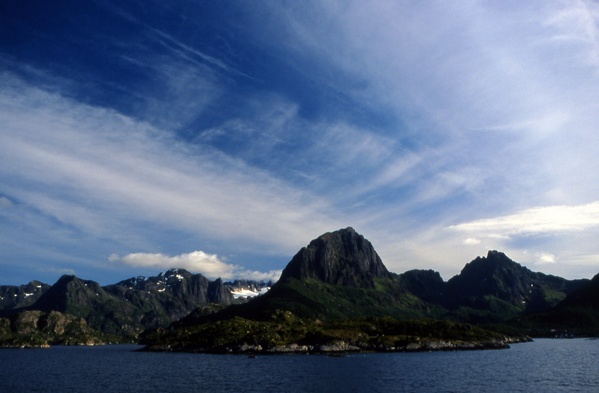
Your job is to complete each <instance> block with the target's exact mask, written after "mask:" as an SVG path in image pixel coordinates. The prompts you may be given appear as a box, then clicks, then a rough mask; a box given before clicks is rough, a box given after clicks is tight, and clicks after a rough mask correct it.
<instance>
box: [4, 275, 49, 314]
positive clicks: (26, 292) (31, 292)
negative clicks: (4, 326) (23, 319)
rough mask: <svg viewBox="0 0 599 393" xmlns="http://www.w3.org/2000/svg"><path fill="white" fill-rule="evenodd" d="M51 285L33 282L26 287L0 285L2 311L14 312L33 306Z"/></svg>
mask: <svg viewBox="0 0 599 393" xmlns="http://www.w3.org/2000/svg"><path fill="white" fill-rule="evenodd" d="M49 288H50V285H48V284H44V283H41V282H39V281H31V282H30V283H29V284H26V285H19V286H16V285H0V310H12V309H18V308H24V307H28V306H31V305H32V304H33V303H35V302H36V301H37V299H39V297H40V296H42V295H43V294H44V293H45V292H46V291H47V290H48V289H49Z"/></svg>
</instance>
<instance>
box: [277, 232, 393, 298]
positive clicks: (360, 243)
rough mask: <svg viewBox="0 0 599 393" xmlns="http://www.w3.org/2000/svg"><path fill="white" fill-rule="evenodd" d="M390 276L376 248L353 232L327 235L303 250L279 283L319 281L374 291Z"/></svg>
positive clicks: (296, 256) (287, 268) (284, 272)
mask: <svg viewBox="0 0 599 393" xmlns="http://www.w3.org/2000/svg"><path fill="white" fill-rule="evenodd" d="M387 276H389V271H388V270H387V268H386V267H385V265H383V262H382V261H381V258H380V257H379V256H378V254H377V253H376V251H375V250H374V247H373V246H372V244H371V243H370V242H369V241H368V240H366V239H365V238H364V237H363V236H362V235H359V234H358V233H356V231H355V230H354V229H353V228H351V227H350V228H346V229H341V230H338V231H335V232H330V233H325V234H324V235H322V236H320V237H318V238H317V239H314V240H312V241H311V242H310V244H309V245H308V246H307V247H304V248H302V249H301V250H300V251H299V252H298V253H297V254H296V255H295V256H294V257H293V258H292V259H291V262H289V264H288V265H287V267H285V269H284V270H283V273H282V275H281V278H280V280H279V282H281V283H284V282H286V281H288V280H290V279H297V280H319V281H322V282H324V283H326V284H332V285H341V286H346V287H355V288H374V286H375V279H376V278H380V277H387Z"/></svg>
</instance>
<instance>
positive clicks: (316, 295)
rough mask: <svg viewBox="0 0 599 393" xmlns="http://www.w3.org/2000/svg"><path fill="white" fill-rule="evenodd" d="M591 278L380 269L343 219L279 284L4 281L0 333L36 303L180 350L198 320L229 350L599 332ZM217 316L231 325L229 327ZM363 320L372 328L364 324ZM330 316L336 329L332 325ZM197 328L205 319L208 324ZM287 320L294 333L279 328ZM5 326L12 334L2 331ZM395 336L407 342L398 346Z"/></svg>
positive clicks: (493, 264) (515, 268)
mask: <svg viewBox="0 0 599 393" xmlns="http://www.w3.org/2000/svg"><path fill="white" fill-rule="evenodd" d="M598 277H599V275H598V276H596V277H595V278H593V279H592V280H567V279H564V278H561V277H556V276H551V275H545V274H543V273H537V272H532V271H530V270H529V269H527V268H526V267H523V266H522V265H520V264H518V263H516V262H514V261H512V260H511V259H510V258H508V257H507V256H506V255H505V254H503V253H501V252H499V251H489V252H488V254H487V255H486V257H478V258H476V259H474V260H473V261H471V262H469V263H467V264H466V265H465V266H464V268H463V269H462V271H461V272H460V273H459V274H458V275H456V276H455V277H453V278H451V279H449V280H448V281H447V282H445V281H443V279H442V278H441V276H440V274H439V273H438V272H435V271H432V270H410V271H407V272H405V273H402V274H396V273H392V272H389V271H388V270H387V268H386V267H385V265H384V264H383V262H382V260H381V258H380V257H379V256H378V254H377V253H376V251H375V250H374V247H373V246H372V244H371V243H370V242H369V241H368V240H367V239H365V238H364V237H363V236H362V235H360V234H358V233H357V232H356V231H355V230H354V229H353V228H345V229H341V230H338V231H335V232H329V233H325V234H323V235H321V236H319V237H318V238H316V239H314V240H313V241H311V242H310V243H309V244H308V245H307V246H306V247H304V248H302V249H301V250H299V251H298V253H297V254H296V255H295V256H294V257H293V258H292V259H291V261H290V262H289V264H288V265H287V266H286V267H285V269H284V270H283V272H282V275H281V278H280V279H279V281H278V282H277V283H276V284H274V285H273V284H272V283H258V282H253V281H243V280H241V281H236V282H229V283H225V282H223V281H222V280H220V279H218V280H215V281H210V280H208V279H207V278H205V277H204V276H202V275H200V274H191V273H189V272H188V271H185V270H183V269H171V270H169V271H167V272H165V273H161V274H159V275H157V276H154V277H148V278H146V277H135V278H130V279H127V280H124V281H120V282H118V283H116V284H112V285H107V286H100V285H99V284H98V283H95V282H93V281H89V280H82V279H79V278H77V277H75V276H63V277H61V278H60V279H59V280H58V281H57V282H56V283H55V284H54V285H48V284H44V283H40V282H37V281H32V282H31V283H29V284H27V285H22V286H0V317H3V318H0V343H2V342H8V343H9V344H10V343H13V344H14V343H16V342H18V337H19V329H18V326H20V325H19V324H18V323H17V322H16V321H17V320H18V319H19V318H21V319H23V313H27V312H28V313H31V312H33V311H35V312H39V313H42V314H39V315H38V314H36V317H37V318H38V322H37V323H38V325H39V327H40V329H39V330H40V331H41V330H43V329H42V327H44V326H46V328H47V325H48V324H47V323H45V322H39V321H42V320H48V316H49V315H50V313H54V314H52V315H53V316H54V318H55V319H56V316H57V315H59V314H61V315H65V316H68V317H69V318H70V317H74V318H80V319H78V320H77V321H83V322H85V324H86V328H85V329H87V330H86V331H87V333H86V334H87V335H85V334H84V335H82V336H81V337H82V339H81V340H82V341H83V342H84V343H85V342H86V339H85V338H86V337H87V341H89V342H92V343H93V342H99V341H101V340H108V341H110V340H112V341H117V340H119V339H120V340H131V341H135V340H138V339H139V337H140V334H141V337H142V340H143V341H144V342H145V343H147V344H148V345H149V346H150V347H152V346H153V347H154V348H166V347H169V348H175V347H177V346H178V348H179V349H183V350H186V349H189V348H192V347H193V348H195V349H196V350H198V348H200V347H201V348H206V345H207V344H206V342H204V343H203V344H201V345H200V343H199V342H195V343H194V340H193V339H191V338H190V336H185V337H182V336H181V334H182V333H181V332H183V331H185V332H193V331H194V329H195V330H196V331H197V333H198V334H199V332H200V331H202V336H203V337H204V338H203V340H208V339H209V340H212V342H213V344H214V343H216V342H222V343H223V344H222V345H217V346H214V345H213V346H212V347H210V348H212V349H214V348H216V347H218V348H220V349H219V350H222V349H223V348H231V347H230V346H229V347H227V345H228V344H227V345H226V344H224V343H225V342H227V340H229V341H230V342H233V341H235V340H237V341H235V342H236V344H235V345H237V347H236V348H238V347H240V346H243V345H246V346H248V345H249V347H247V348H252V345H253V346H254V347H253V348H257V346H260V347H261V348H277V347H278V348H279V349H280V348H287V349H289V348H294V347H293V346H292V345H299V344H298V342H301V343H304V344H305V345H308V346H309V345H312V344H313V343H314V342H317V343H319V345H320V346H322V345H333V344H331V343H339V342H344V343H345V344H344V345H350V346H353V347H356V348H358V347H360V346H359V345H358V344H360V345H362V348H363V349H364V348H371V347H372V346H373V345H375V344H376V345H379V346H382V347H384V348H404V349H405V348H407V346H408V345H412V347H413V348H422V345H425V346H426V345H431V344H430V343H431V340H425V341H426V343H425V344H423V343H422V342H421V343H420V344H418V345H420V347H418V345H416V344H414V342H408V341H409V340H408V341H406V340H407V338H406V337H412V336H410V334H408V333H409V332H412V333H414V331H416V332H418V334H419V335H420V336H427V337H429V336H430V337H429V338H431V339H432V338H435V337H434V334H432V331H433V330H436V331H437V332H440V331H446V332H447V335H446V337H445V338H447V337H453V338H452V340H454V341H455V340H456V337H458V338H459V337H462V338H463V337H466V336H468V335H471V334H472V332H473V330H472V326H473V325H477V326H478V327H477V328H476V329H479V328H485V329H487V330H484V331H477V333H476V335H475V336H476V340H474V341H476V342H477V343H479V344H480V342H482V341H481V340H480V338H481V337H487V338H489V337H491V338H492V340H491V341H493V342H498V341H497V339H496V336H494V333H493V334H492V333H490V330H488V329H491V330H498V329H499V330H500V331H502V332H504V336H505V332H517V334H516V336H517V335H518V334H520V335H521V334H528V333H533V334H535V335H553V334H562V333H563V332H567V331H569V332H576V333H577V334H585V335H596V334H597V333H598V332H599V329H598V326H599V318H598V315H599V306H598V304H597V296H596V295H597V294H598V291H599V289H598V288H599V278H598ZM271 286H272V288H271V289H270V290H268V288H270V287H271ZM258 294H261V295H260V296H255V298H253V299H252V300H250V301H247V299H243V296H244V295H252V297H254V296H253V295H258ZM29 316H30V317H31V315H29ZM44 318H45V319H44ZM65 318H67V317H65ZM30 319H31V318H30ZM366 320H368V321H370V322H368V323H366V322H364V321H366ZM231 321H236V322H235V323H237V324H239V323H240V324H241V325H243V324H248V326H249V325H252V326H254V328H256V329H258V330H259V331H261V332H262V333H261V334H263V335H265V336H264V337H262V339H260V338H259V337H257V336H255V337H250V338H248V337H245V336H244V337H243V338H239V337H236V336H235V337H236V338H235V339H233V341H231V339H232V338H231V337H225V336H223V334H225V332H229V333H230V332H231V331H236V329H237V328H238V327H239V326H236V325H235V323H233V322H231ZM342 321H343V322H342ZM406 321H411V322H410V323H407V322H406ZM433 321H434V322H433ZM223 323H226V324H229V325H230V326H229V325H228V328H226V329H225V328H224V327H223V326H222V324H223ZM264 323H266V325H264ZM364 323H366V325H368V326H370V327H368V328H366V327H364V325H363V324H364ZM215 324H216V325H215ZM219 324H220V325H219ZM231 324H233V325H231ZM273 324H274V325H273ZM302 324H303V325H302ZM331 324H333V325H335V329H333V328H330V326H333V325H331ZM339 324H341V325H339ZM439 324H441V325H439ZM169 325H170V328H169V329H168V331H169V332H171V333H168V334H167V333H165V332H166V331H167V330H165V329H164V328H165V327H167V326H169ZM284 325H288V326H287V327H285V328H283V326H284ZM400 325H401V326H400ZM81 326H83V325H81ZM215 326H220V328H215ZM273 326H274V327H273ZM301 326H303V327H301ZM373 326H379V327H373ZM380 326H386V328H384V329H383V328H380ZM433 326H435V327H434V329H432V327H433ZM246 327H247V326H246ZM308 327H310V328H308ZM2 329H4V330H2ZM198 329H199V330H198ZM203 329H212V330H211V331H212V333H211V334H207V333H206V332H205V331H203ZM248 329H249V328H248ZM286 329H287V330H289V329H291V330H292V331H294V332H295V333H293V334H291V333H289V334H283V333H282V332H284V331H287V330H286ZM294 329H295V330H294ZM323 329H324V330H323ZM363 329H366V330H368V329H371V330H372V329H374V330H372V331H379V333H380V334H379V336H380V337H383V336H384V333H382V332H387V333H389V331H387V330H388V329H391V330H393V329H395V330H397V331H402V332H403V333H402V334H400V335H398V334H394V335H393V334H392V335H389V334H387V336H388V337H389V336H391V337H399V336H401V337H403V338H401V339H398V340H399V341H397V342H389V341H388V340H387V341H386V342H385V343H382V342H380V340H381V338H380V337H379V338H378V340H379V341H376V340H374V339H372V340H374V341H372V340H371V341H368V342H366V341H364V340H362V339H357V338H355V337H371V335H370V333H368V332H364V331H363ZM377 329H378V330H377ZM381 329H382V330H381ZM386 329H387V330H386ZM59 330H60V329H59ZM63 330H64V329H63ZM246 330H247V329H246ZM249 330H251V329H249ZM144 331H145V333H144V334H142V332H144ZM299 331H302V332H303V333H302V334H303V335H302V334H300V333H298V332H299ZM323 331H327V332H329V333H327V334H324V333H323ZM331 331H337V332H340V331H345V332H346V333H347V334H348V335H349V336H352V337H354V336H355V337H354V339H352V340H349V341H348V340H341V339H339V337H336V335H335V334H333V333H330V332H331ZM173 332H174V333H173ZM452 332H453V333H452ZM454 333H455V334H454ZM190 334H191V333H190ZM414 334H416V333H414ZM431 334H432V336H431ZM438 334H439V333H437V335H438ZM102 335H104V336H102ZM191 335H192V336H193V334H191ZM281 335H282V336H281ZM310 335H311V336H310ZM452 335H453V336H452ZM8 336H10V340H6V339H3V338H6V337H8ZM258 336H259V335H258ZM267 336H268V337H270V338H268V337H267ZM308 336H310V337H308ZM441 336H442V335H441ZM454 336H455V337H454ZM102 337H103V338H102ZM106 337H109V338H106ZM265 337H266V338H265ZM277 337H278V338H277ZM414 337H416V336H414ZM418 337H419V336H418ZM267 338H268V339H267ZM436 338H439V337H436ZM441 338H442V337H441ZM11 340H12V341H11ZM219 340H220V341H219ZM269 340H270V341H269ZM360 340H362V341H360ZM402 340H404V341H402ZM38 341H39V340H38ZM42 341H43V340H42ZM67 341H68V340H67ZM67 341H65V338H64V337H59V336H56V334H55V335H53V336H52V335H50V336H49V343H61V342H67ZM200 341H201V340H200ZM400 341H402V342H404V344H405V345H403V346H401V345H399V344H398V342H400ZM483 341H484V340H483ZM491 341H489V340H487V341H486V342H487V343H489V342H491ZM499 341H501V340H499ZM248 342H253V343H254V344H252V345H250V344H248ZM310 342H312V344H308V343H310ZM348 342H350V344H348ZM375 342H376V343H375ZM444 342H448V341H447V340H446V341H444ZM177 343H178V344H177ZM323 343H324V344H323ZM472 343H473V342H472V341H471V342H469V343H468V345H471V344H472ZM414 345H416V347H414ZM435 345H436V344H435ZM468 345H466V346H468ZM472 345H474V344H472ZM290 346H291V347H290ZM433 346H434V345H433ZM341 347H343V345H342V346H341ZM312 348H314V345H312ZM371 349H372V348H371ZM429 349H430V348H429Z"/></svg>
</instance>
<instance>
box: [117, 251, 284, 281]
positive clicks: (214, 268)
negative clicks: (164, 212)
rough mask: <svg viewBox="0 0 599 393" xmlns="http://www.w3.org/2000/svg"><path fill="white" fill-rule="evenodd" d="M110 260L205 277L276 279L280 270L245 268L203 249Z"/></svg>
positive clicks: (142, 254) (131, 255)
mask: <svg viewBox="0 0 599 393" xmlns="http://www.w3.org/2000/svg"><path fill="white" fill-rule="evenodd" d="M109 260H110V261H111V262H120V263H124V264H125V265H129V266H135V267H155V268H158V269H170V268H182V269H186V270H189V271H191V272H194V273H200V274H202V275H204V276H206V277H207V278H210V279H216V278H219V277H220V278H222V279H223V280H234V279H248V280H256V281H277V280H278V279H279V277H280V276H281V270H271V271H268V272H260V271H254V270H247V269H245V268H243V267H241V266H238V265H232V264H229V263H226V262H224V261H222V260H221V259H220V258H219V257H218V255H216V254H207V253H205V252H204V251H193V252H190V253H186V254H181V255H176V256H170V255H165V254H160V253H132V254H127V255H124V256H119V255H117V254H112V255H111V256H110V258H109Z"/></svg>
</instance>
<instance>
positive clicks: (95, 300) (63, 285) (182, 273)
mask: <svg viewBox="0 0 599 393" xmlns="http://www.w3.org/2000/svg"><path fill="white" fill-rule="evenodd" d="M246 287H252V288H255V289H257V290H259V291H265V288H266V287H265V284H262V283H257V282H252V281H246V282H243V283H241V282H240V283H238V284H234V283H224V282H223V281H222V280H221V279H217V280H215V281H210V280H208V279H207V278H205V277H204V276H202V275H201V274H191V273H190V272H188V271H186V270H184V269H170V270H168V271H166V272H164V273H160V274H159V275H157V276H153V277H142V276H139V277H132V278H129V279H127V280H123V281H120V282H118V283H116V284H112V285H106V286H100V284H98V283H97V282H94V281H90V280H83V279H80V278H78V277H76V276H72V275H65V276H62V277H61V278H60V279H59V280H58V281H57V282H56V283H55V284H54V285H51V286H50V285H47V284H42V283H39V282H37V281H32V282H31V283H30V284H28V285H26V286H20V287H8V286H6V287H1V289H2V292H0V293H2V294H3V297H4V298H5V299H2V301H3V303H2V305H4V309H3V310H2V313H1V314H2V315H4V316H7V317H8V316H10V315H14V314H16V313H19V312H22V311H26V310H37V311H41V312H45V313H49V312H54V311H56V312H60V313H63V314H66V315H70V316H74V317H80V318H84V319H85V321H86V322H87V323H88V324H89V326H90V327H91V328H93V329H96V330H98V331H100V332H103V333H106V334H112V335H118V336H121V337H128V338H129V339H134V338H135V337H137V335H138V334H139V333H141V332H142V331H144V330H146V329H148V328H156V327H161V326H168V325H169V324H170V323H172V322H174V321H177V320H179V319H181V318H183V317H185V316H187V315H188V314H190V313H191V312H192V311H194V310H196V309H198V308H201V307H206V306H207V305H214V306H211V307H210V309H211V310H212V311H214V310H216V309H219V308H222V307H225V306H227V305H229V304H231V303H234V302H238V303H239V302H244V301H246V299H247V295H246V297H239V299H237V300H236V299H235V298H234V295H233V292H234V291H241V290H242V289H244V288H246ZM249 295H253V293H249Z"/></svg>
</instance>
